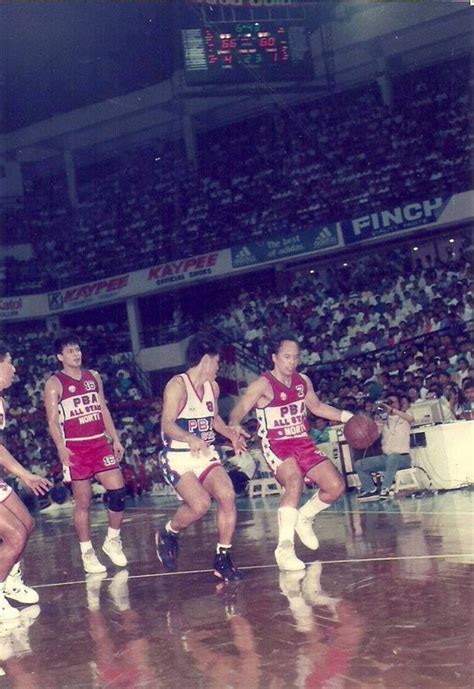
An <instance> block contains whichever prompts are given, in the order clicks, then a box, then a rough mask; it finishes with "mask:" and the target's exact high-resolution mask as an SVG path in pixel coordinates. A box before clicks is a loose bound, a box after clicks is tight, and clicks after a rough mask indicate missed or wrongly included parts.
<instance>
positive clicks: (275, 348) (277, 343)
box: [268, 331, 300, 354]
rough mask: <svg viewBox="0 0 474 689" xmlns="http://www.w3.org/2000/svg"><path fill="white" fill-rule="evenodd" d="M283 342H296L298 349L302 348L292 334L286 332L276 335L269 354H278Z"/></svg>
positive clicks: (270, 344) (271, 341) (270, 345)
mask: <svg viewBox="0 0 474 689" xmlns="http://www.w3.org/2000/svg"><path fill="white" fill-rule="evenodd" d="M283 342H294V343H295V344H296V345H298V347H299V346H300V343H299V342H298V340H297V339H296V337H295V336H294V335H293V334H292V333H290V332H285V331H283V332H279V333H277V334H276V335H274V336H273V337H272V338H271V340H270V342H269V348H268V352H269V354H278V352H279V351H280V347H281V346H282V344H283Z"/></svg>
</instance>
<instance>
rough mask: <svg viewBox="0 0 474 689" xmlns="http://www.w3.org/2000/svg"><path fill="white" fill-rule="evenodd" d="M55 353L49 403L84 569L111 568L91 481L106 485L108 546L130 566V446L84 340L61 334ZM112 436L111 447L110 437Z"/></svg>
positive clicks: (51, 426) (112, 556)
mask: <svg viewBox="0 0 474 689" xmlns="http://www.w3.org/2000/svg"><path fill="white" fill-rule="evenodd" d="M54 348H55V354H56V357H57V359H58V361H59V362H60V363H61V365H62V370H61V371H58V373H55V374H53V375H52V376H51V377H50V378H49V379H48V381H47V382H46V386H45V395H44V396H45V405H46V414H47V417H48V425H49V431H50V434H51V437H52V439H53V441H54V444H55V445H56V448H57V450H58V454H59V459H60V460H61V462H62V464H63V473H64V478H65V481H70V482H71V484H72V492H73V495H74V501H75V506H74V524H75V527H76V532H77V535H78V538H79V545H80V548H81V555H82V562H83V565H84V570H85V571H86V572H87V573H89V574H95V573H99V572H105V571H106V568H105V567H104V565H103V564H101V562H99V560H98V558H97V555H96V553H95V551H94V548H93V546H92V543H91V540H90V539H91V537H90V530H91V524H90V521H91V518H90V506H91V499H92V487H91V480H92V479H93V478H94V477H95V478H97V480H98V481H99V482H100V483H101V484H102V485H103V487H104V488H105V490H106V497H107V508H108V510H107V514H108V522H109V528H108V532H107V537H106V539H105V541H104V543H103V545H102V550H103V551H104V553H105V554H106V555H108V557H109V558H110V559H111V560H112V562H113V563H114V565H117V566H118V567H125V566H126V564H127V558H126V557H125V554H124V552H123V550H122V541H121V538H120V526H121V523H122V519H123V513H124V510H125V487H124V481H123V476H122V472H121V470H120V461H121V460H122V457H123V453H124V449H123V447H122V444H121V443H120V440H119V437H118V434H117V431H116V429H115V426H114V422H113V420H112V416H111V415H110V412H109V409H108V407H107V403H106V401H105V398H104V391H103V386H102V380H101V378H100V376H99V374H98V373H97V371H91V370H89V369H86V368H82V352H81V346H80V342H79V340H78V339H77V337H76V336H75V335H73V334H70V335H65V336H63V337H59V338H58V339H57V340H56V341H55V343H54ZM106 434H107V436H109V437H110V439H111V441H112V446H110V444H109V441H108V439H107V436H106Z"/></svg>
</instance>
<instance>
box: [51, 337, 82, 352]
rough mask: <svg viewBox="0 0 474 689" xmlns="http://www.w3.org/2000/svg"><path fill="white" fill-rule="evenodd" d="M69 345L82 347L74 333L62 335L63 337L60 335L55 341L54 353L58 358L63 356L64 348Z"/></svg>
mask: <svg viewBox="0 0 474 689" xmlns="http://www.w3.org/2000/svg"><path fill="white" fill-rule="evenodd" d="M68 345H79V347H80V346H81V341H80V340H79V338H78V337H77V335H75V334H74V333H71V332H68V333H62V335H59V337H57V338H56V339H55V340H54V353H55V354H56V356H57V355H58V354H62V353H63V349H64V347H67V346H68Z"/></svg>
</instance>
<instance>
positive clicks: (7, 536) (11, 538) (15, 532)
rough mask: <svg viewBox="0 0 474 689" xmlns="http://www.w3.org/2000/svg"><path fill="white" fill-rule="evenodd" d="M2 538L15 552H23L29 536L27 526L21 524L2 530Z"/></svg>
mask: <svg viewBox="0 0 474 689" xmlns="http://www.w3.org/2000/svg"><path fill="white" fill-rule="evenodd" d="M1 537H2V540H3V541H4V543H5V544H6V545H8V547H9V548H11V550H12V551H14V553H16V554H18V553H21V552H22V550H23V548H24V547H25V545H26V539H27V538H28V533H27V531H26V528H25V527H23V526H21V527H19V528H15V529H8V531H4V532H2V535H1Z"/></svg>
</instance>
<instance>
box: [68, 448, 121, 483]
mask: <svg viewBox="0 0 474 689" xmlns="http://www.w3.org/2000/svg"><path fill="white" fill-rule="evenodd" d="M66 447H67V448H68V449H69V450H71V452H72V457H71V466H70V467H64V471H63V473H64V480H65V481H82V480H84V479H88V478H92V477H93V476H95V475H96V474H99V473H101V472H102V471H110V470H111V469H118V468H119V466H120V464H119V462H118V461H117V460H116V459H115V457H114V453H113V452H112V448H111V447H110V445H109V443H108V442H107V439H106V438H96V439H94V440H74V441H73V440H69V441H66ZM68 468H69V470H70V471H69V472H68V471H67V469H68Z"/></svg>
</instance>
